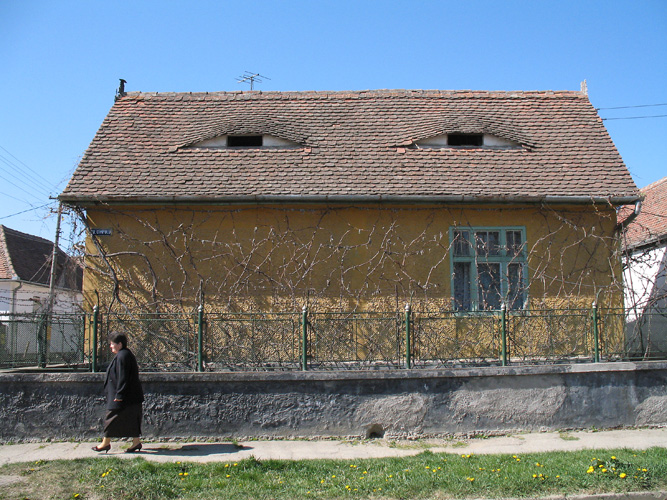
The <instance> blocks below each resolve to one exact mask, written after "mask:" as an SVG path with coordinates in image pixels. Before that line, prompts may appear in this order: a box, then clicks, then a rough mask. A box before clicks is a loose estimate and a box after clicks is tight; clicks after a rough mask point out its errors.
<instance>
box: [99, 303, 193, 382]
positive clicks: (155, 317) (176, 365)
mask: <svg viewBox="0 0 667 500" xmlns="http://www.w3.org/2000/svg"><path fill="white" fill-rule="evenodd" d="M196 319H197V318H196V317H195V316H194V315H181V314H137V315H134V314H106V315H100V316H99V318H98V322H97V324H98V334H97V338H98V342H97V349H98V354H97V357H98V358H97V359H98V362H99V363H100V364H101V365H105V364H107V363H108V362H109V361H110V356H111V353H110V351H109V348H108V338H109V337H110V336H111V335H112V334H118V333H122V334H125V335H126V336H127V338H128V339H129V340H130V343H131V345H130V346H129V347H130V348H131V350H132V352H133V353H134V355H135V356H136V358H137V362H138V363H139V365H140V366H141V369H142V370H145V371H153V370H160V371H192V370H194V369H195V368H196V359H197V342H196V332H195V331H196Z"/></svg>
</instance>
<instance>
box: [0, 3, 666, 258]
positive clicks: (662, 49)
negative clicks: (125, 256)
mask: <svg viewBox="0 0 667 500" xmlns="http://www.w3.org/2000/svg"><path fill="white" fill-rule="evenodd" d="M0 68H1V70H2V73H1V76H0V224H4V225H5V226H8V227H11V228H13V229H18V230H20V231H24V232H28V233H32V234H36V235H39V236H42V237H44V238H48V239H51V240H52V239H53V237H54V234H55V216H54V215H52V211H53V209H54V208H55V207H56V202H55V201H53V200H51V199H49V196H57V195H58V194H59V193H60V192H61V191H62V190H63V189H64V188H65V186H66V184H67V181H68V179H69V177H70V176H71V175H72V173H73V171H74V169H75V167H76V164H77V161H78V159H79V158H80V156H81V155H82V154H83V153H84V151H85V150H86V148H87V147H88V144H89V143H90V141H91V140H92V138H93V136H94V134H95V132H96V131H97V129H98V127H99V126H100V124H101V122H102V120H103V119H104V116H105V115H106V113H107V112H108V110H109V108H110V107H111V106H112V104H113V97H114V93H115V90H116V88H117V87H118V79H119V78H124V79H125V80H127V82H128V83H127V87H126V89H127V90H129V91H136V90H139V91H144V92H152V91H155V92H168V91H178V92H185V91H236V90H244V89H248V86H247V85H245V84H240V83H237V77H239V76H240V75H243V74H244V72H245V71H251V72H257V73H260V74H262V75H265V76H266V77H268V78H269V79H266V80H264V82H263V83H261V84H259V85H257V86H256V89H259V90H267V91H268V90H351V89H352V90H359V89H379V88H409V89H477V90H548V89H551V90H578V89H579V88H580V82H581V81H582V80H584V79H586V80H587V82H588V90H589V97H590V100H591V102H592V103H593V105H594V106H595V107H597V108H602V109H601V110H600V115H601V116H602V117H603V118H625V119H619V120H608V121H606V122H605V123H606V125H607V128H608V130H609V133H610V135H611V137H612V139H613V140H614V142H615V144H616V146H617V148H618V149H619V151H620V153H621V155H622V156H623V159H624V160H625V163H626V165H627V166H628V168H629V170H630V172H631V174H632V176H633V178H634V180H635V182H636V183H637V185H638V187H643V186H646V185H647V184H650V183H651V182H654V181H656V180H658V179H660V178H661V177H664V176H665V175H667V167H666V165H667V163H666V162H665V158H667V118H665V117H659V118H641V119H634V118H632V119H627V118H630V117H636V116H649V115H652V116H655V115H667V106H649V107H637V108H628V109H604V108H615V107H622V106H641V105H654V104H667V92H666V90H667V85H666V82H667V1H665V0H655V1H649V0H633V1H629V0H628V1H614V0H606V1H586V0H578V1H559V2H552V1H539V0H532V1H512V0H505V1H501V0H498V1H493V2H491V1H474V0H473V1H460V0H459V1H448V0H443V1H419V0H409V1H408V0H395V1H391V0H385V1H382V2H381V1H371V0H355V1H348V0H337V1H329V0H310V1H306V0H294V1H292V0H282V1H277V0H276V1H252V0H245V1H238V0H236V1H227V0H217V1H197V0H188V1H170V0H162V1H142V0H135V1H133V2H122V1H112V0H107V1H102V0H99V1H98V0H85V1H84V0H77V1H67V0H63V1H39V0H0ZM20 212H22V213H20ZM15 214H18V215H15ZM67 237H68V234H67V231H65V234H64V241H63V243H62V245H61V246H63V247H64V248H66V247H67Z"/></svg>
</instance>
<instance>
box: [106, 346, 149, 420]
mask: <svg viewBox="0 0 667 500" xmlns="http://www.w3.org/2000/svg"><path fill="white" fill-rule="evenodd" d="M104 392H105V393H106V396H107V410H120V409H122V408H125V407H127V406H129V405H132V404H138V403H142V402H143V401H144V391H143V389H142V387H141V382H140V381H139V366H138V365H137V359H136V358H135V357H134V354H132V351H130V350H129V349H127V348H124V349H121V350H120V351H118V353H117V354H116V356H115V357H114V358H113V360H112V361H111V364H109V368H107V376H106V380H105V381H104ZM114 400H119V401H114Z"/></svg>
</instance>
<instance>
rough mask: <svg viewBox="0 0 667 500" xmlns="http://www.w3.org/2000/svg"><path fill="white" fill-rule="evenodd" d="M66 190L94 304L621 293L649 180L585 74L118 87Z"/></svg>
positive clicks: (186, 306)
mask: <svg viewBox="0 0 667 500" xmlns="http://www.w3.org/2000/svg"><path fill="white" fill-rule="evenodd" d="M59 198H60V200H61V201H62V202H63V203H65V204H67V205H69V206H71V207H74V208H75V209H76V210H79V211H80V213H81V214H82V216H83V217H84V218H85V220H86V224H87V227H88V229H89V236H88V239H87V250H86V251H87V260H86V269H85V275H84V299H85V302H86V304H87V307H89V308H90V307H92V306H93V305H94V304H98V303H99V304H100V306H101V307H102V308H103V309H104V310H108V311H130V310H133V311H153V312H164V311H177V310H186V311H190V310H192V309H193V308H194V307H196V306H197V305H198V304H200V303H204V304H205V305H206V307H207V308H209V309H212V310H218V311H257V310H270V311H284V310H294V309H295V308H296V310H300V308H301V307H302V306H304V305H308V306H309V307H310V308H312V309H317V310H328V311H350V310H376V311H381V310H387V309H391V310H395V309H396V307H397V306H399V307H402V305H403V304H405V303H408V302H409V303H411V304H412V306H413V308H414V309H419V310H422V311H451V310H455V311H462V312H463V311H483V310H497V309H499V308H500V307H501V306H502V305H505V307H506V308H508V309H510V310H525V309H531V308H558V307H564V306H567V307H573V306H583V307H590V305H591V303H592V302H594V301H597V302H598V303H599V304H601V305H606V306H619V305H621V304H622V300H623V298H622V280H621V266H620V258H619V254H618V234H617V232H616V225H617V220H616V214H617V212H616V211H617V208H618V207H619V206H622V205H626V204H633V203H635V202H636V201H637V200H638V199H639V194H638V191H637V188H636V186H635V184H634V182H633V181H632V179H631V177H630V174H629V172H628V170H627V169H626V167H625V165H624V164H623V161H622V160H621V158H620V156H619V154H618V152H617V150H616V148H615V146H614V144H613V142H612V140H611V139H610V137H609V135H608V133H607V131H606V129H605V127H604V125H603V123H602V121H601V119H600V117H599V116H598V115H597V112H596V110H595V109H594V108H593V106H592V105H591V103H590V101H589V99H588V96H587V95H586V94H585V93H584V92H578V91H531V92H524V91H516V92H505V91H440V90H372V91H349V92H314V91H312V92H310V91H309V92H258V91H254V92H253V91H251V92H214V93H187V92H186V93H144V92H128V93H125V92H121V93H120V94H119V96H118V98H117V100H116V101H115V103H114V105H113V107H112V108H111V110H110V111H109V114H108V115H107V117H106V118H105V120H104V122H103V123H102V125H101V127H100V129H99V130H98V132H97V135H96V136H95V138H94V139H93V141H92V143H91V145H90V147H89V148H88V150H87V151H86V153H85V155H84V157H83V159H82V160H81V162H80V164H79V166H78V168H77V170H76V172H75V173H74V175H73V177H72V179H71V180H70V182H69V184H68V186H67V187H66V189H65V190H64V191H63V193H62V194H61V195H60V197H59Z"/></svg>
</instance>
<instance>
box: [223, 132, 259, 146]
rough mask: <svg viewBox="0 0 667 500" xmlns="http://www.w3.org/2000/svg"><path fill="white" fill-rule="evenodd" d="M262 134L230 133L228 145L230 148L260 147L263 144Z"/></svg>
mask: <svg viewBox="0 0 667 500" xmlns="http://www.w3.org/2000/svg"><path fill="white" fill-rule="evenodd" d="M263 144H264V143H263V141H262V136H261V135H228V136H227V147H229V148H259V147H262V145H263Z"/></svg>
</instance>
